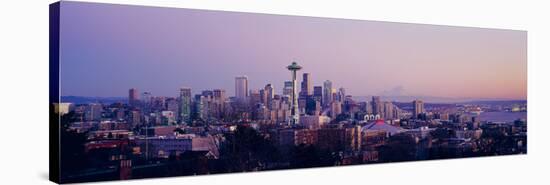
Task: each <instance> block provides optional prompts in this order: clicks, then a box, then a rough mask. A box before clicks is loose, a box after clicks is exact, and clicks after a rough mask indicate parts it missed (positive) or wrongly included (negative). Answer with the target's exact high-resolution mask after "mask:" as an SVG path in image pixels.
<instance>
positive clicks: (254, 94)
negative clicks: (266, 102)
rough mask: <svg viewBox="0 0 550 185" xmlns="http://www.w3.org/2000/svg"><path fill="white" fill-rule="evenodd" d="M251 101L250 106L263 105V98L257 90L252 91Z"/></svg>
mask: <svg viewBox="0 0 550 185" xmlns="http://www.w3.org/2000/svg"><path fill="white" fill-rule="evenodd" d="M249 99H250V101H249V102H250V106H256V105H258V104H259V103H261V102H262V97H261V96H260V91H259V90H256V89H253V90H250V93H249Z"/></svg>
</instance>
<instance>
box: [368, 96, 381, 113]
mask: <svg viewBox="0 0 550 185" xmlns="http://www.w3.org/2000/svg"><path fill="white" fill-rule="evenodd" d="M371 105H372V113H373V114H374V115H377V114H378V115H380V116H382V114H383V113H382V112H383V111H384V105H383V104H382V102H381V101H380V96H373V97H372V101H371Z"/></svg>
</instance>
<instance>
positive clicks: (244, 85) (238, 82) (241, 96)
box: [235, 76, 248, 101]
mask: <svg viewBox="0 0 550 185" xmlns="http://www.w3.org/2000/svg"><path fill="white" fill-rule="evenodd" d="M235 97H236V98H237V100H239V101H245V100H246V97H248V77H247V76H238V77H235Z"/></svg>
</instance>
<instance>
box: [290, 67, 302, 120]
mask: <svg viewBox="0 0 550 185" xmlns="http://www.w3.org/2000/svg"><path fill="white" fill-rule="evenodd" d="M287 69H288V70H290V72H291V74H292V95H291V109H290V116H291V118H290V124H291V125H296V124H298V123H300V112H299V111H298V97H297V95H298V92H297V91H298V89H297V84H296V71H298V70H300V69H302V67H301V66H299V65H298V64H297V63H296V62H292V64H291V65H289V66H287Z"/></svg>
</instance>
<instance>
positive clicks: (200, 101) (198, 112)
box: [193, 94, 209, 120]
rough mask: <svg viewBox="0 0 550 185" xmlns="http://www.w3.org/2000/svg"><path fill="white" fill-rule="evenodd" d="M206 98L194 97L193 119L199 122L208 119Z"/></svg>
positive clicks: (202, 96) (199, 95)
mask: <svg viewBox="0 0 550 185" xmlns="http://www.w3.org/2000/svg"><path fill="white" fill-rule="evenodd" d="M208 100H209V97H208V96H204V95H202V94H197V95H195V107H194V109H193V113H194V114H193V115H194V116H193V117H194V118H196V119H199V120H207V119H208V112H209V111H208V108H209V106H208Z"/></svg>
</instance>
